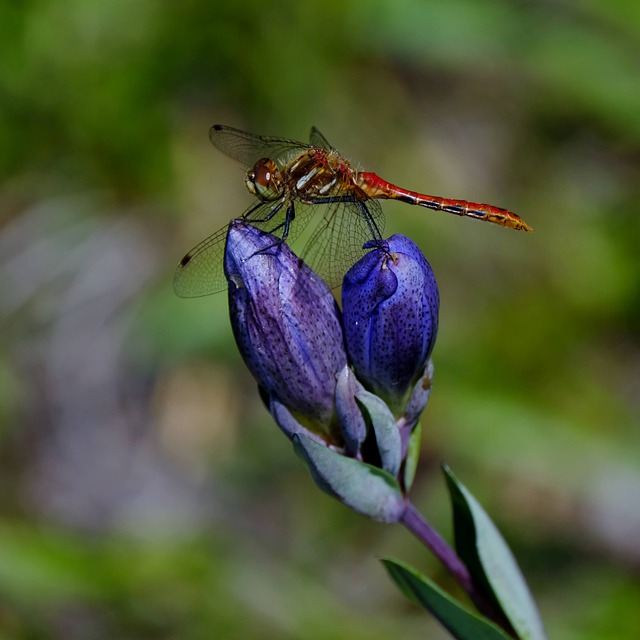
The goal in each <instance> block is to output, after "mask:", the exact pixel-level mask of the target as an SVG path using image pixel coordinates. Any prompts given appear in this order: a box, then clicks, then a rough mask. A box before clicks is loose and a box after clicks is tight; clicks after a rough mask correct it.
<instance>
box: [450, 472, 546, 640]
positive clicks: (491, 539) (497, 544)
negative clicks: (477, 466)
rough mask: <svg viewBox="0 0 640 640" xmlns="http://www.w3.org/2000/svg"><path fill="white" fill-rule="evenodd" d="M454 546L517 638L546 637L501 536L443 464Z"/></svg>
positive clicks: (537, 614) (476, 502)
mask: <svg viewBox="0 0 640 640" xmlns="http://www.w3.org/2000/svg"><path fill="white" fill-rule="evenodd" d="M444 473H445V476H446V479H447V486H448V488H449V493H450V495H451V502H452V506H453V524H454V533H455V546H456V551H457V552H458V555H459V556H460V558H461V559H462V561H463V562H464V563H465V564H466V565H467V568H468V569H469V572H470V573H471V576H472V577H473V580H474V582H475V583H476V585H477V586H478V587H479V588H480V589H483V591H485V593H486V595H487V596H488V597H489V598H491V600H492V601H494V602H495V604H496V605H497V606H498V607H500V609H501V610H502V611H503V612H504V614H505V616H506V617H507V619H508V620H509V622H510V623H511V625H512V626H513V628H514V630H515V631H516V633H517V634H518V637H519V638H520V639H521V640H546V635H545V632H544V628H543V625H542V620H541V618H540V614H539V613H538V609H537V607H536V604H535V602H534V601H533V597H532V596H531V592H530V591H529V587H528V586H527V583H526V581H525V579H524V577H523V575H522V573H521V571H520V568H519V567H518V564H517V562H516V560H515V558H514V557H513V554H512V553H511V550H510V549H509V547H508V546H507V543H506V542H505V540H504V538H503V537H502V535H501V534H500V532H499V531H498V529H497V527H496V526H495V524H493V522H492V521H491V519H490V518H489V516H488V515H487V513H486V512H485V510H484V509H483V508H482V507H481V506H480V504H479V503H478V501H477V500H476V499H475V498H474V497H473V496H472V495H471V493H469V491H468V490H467V488H466V487H465V486H464V485H462V484H461V483H460V481H459V480H458V479H457V478H456V477H455V476H454V475H453V473H452V472H451V470H450V469H449V468H448V467H446V466H445V467H444Z"/></svg>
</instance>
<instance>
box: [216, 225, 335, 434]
mask: <svg viewBox="0 0 640 640" xmlns="http://www.w3.org/2000/svg"><path fill="white" fill-rule="evenodd" d="M224 267H225V275H226V277H227V281H228V283H229V313H230V318H231V325H232V328H233V333H234V336H235V339H236V342H237V344H238V348H239V350H240V353H241V354H242V357H243V358H244V361H245V363H246V364H247V366H248V367H249V369H250V371H251V373H252V374H253V375H254V377H255V378H256V380H257V381H258V383H259V384H260V385H261V386H262V387H263V388H264V389H265V390H266V392H267V394H268V395H269V396H270V397H274V398H276V399H277V400H278V401H280V402H281V403H282V404H283V405H285V406H286V407H287V408H288V409H289V411H291V413H292V414H293V415H294V417H295V418H296V419H297V420H299V421H300V422H301V423H303V424H304V425H305V426H307V427H309V428H311V429H312V430H315V431H318V432H323V433H325V434H327V435H330V436H332V435H333V436H337V433H338V432H337V431H336V427H337V422H336V420H335V408H334V396H335V386H336V375H337V374H338V372H339V371H340V370H341V369H342V368H343V367H344V366H345V365H346V362H347V359H346V354H345V350H344V343H343V335H342V328H341V324H340V310H339V308H338V306H337V304H336V302H335V299H334V297H333V295H332V293H331V291H330V290H329V288H328V287H327V285H326V284H325V283H324V282H323V281H322V280H321V279H320V278H318V276H316V275H315V274H314V273H313V272H312V271H311V269H309V268H308V267H307V266H306V265H305V264H304V263H303V262H301V261H300V259H299V258H298V257H297V256H296V255H295V254H294V253H293V252H292V251H291V250H290V249H289V247H288V246H287V245H286V244H285V243H283V242H281V241H279V240H278V238H276V237H275V236H272V235H270V234H266V233H264V232H262V231H260V230H258V229H256V228H255V227H252V226H250V225H248V224H247V223H245V222H243V221H241V220H235V221H233V222H232V223H231V224H230V226H229V233H228V236H227V246H226V250H225V264H224ZM337 437H339V436H337Z"/></svg>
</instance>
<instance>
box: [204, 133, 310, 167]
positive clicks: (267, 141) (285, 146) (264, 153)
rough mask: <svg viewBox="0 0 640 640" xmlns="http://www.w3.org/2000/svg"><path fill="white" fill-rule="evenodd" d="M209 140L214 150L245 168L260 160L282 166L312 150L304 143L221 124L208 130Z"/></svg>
mask: <svg viewBox="0 0 640 640" xmlns="http://www.w3.org/2000/svg"><path fill="white" fill-rule="evenodd" d="M209 140H211V142H212V143H213V145H214V146H215V147H216V148H218V149H220V151H222V152H223V153H225V154H227V155H228V156H230V157H231V158H233V159H234V160H237V161H238V162H240V163H242V164H243V165H244V166H245V167H246V168H250V167H252V166H253V165H254V164H255V163H256V162H257V161H258V160H260V159H261V158H271V159H272V160H274V161H276V162H278V164H280V165H281V166H284V165H286V164H288V163H289V161H290V160H292V159H293V158H294V157H296V156H298V155H300V154H301V153H304V152H306V151H308V150H309V149H311V148H312V146H311V145H310V144H307V143H305V142H298V141H297V140H289V139H288V138H277V137H274V136H259V135H256V134H253V133H248V132H247V131H242V130H240V129H236V128H234V127H227V126H226V125H223V124H214V125H213V126H212V127H211V129H209Z"/></svg>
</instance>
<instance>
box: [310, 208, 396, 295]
mask: <svg viewBox="0 0 640 640" xmlns="http://www.w3.org/2000/svg"><path fill="white" fill-rule="evenodd" d="M384 222H385V221H384V214H383V212H382V207H381V206H380V203H379V202H377V201H376V200H367V202H366V203H356V202H336V203H334V204H332V205H328V209H327V210H326V212H325V214H324V215H323V217H322V220H321V221H320V223H319V224H318V226H317V227H316V229H315V230H314V232H313V234H312V236H311V238H310V239H309V241H308V242H307V244H306V246H305V248H304V251H303V252H302V259H303V260H304V261H305V262H306V263H307V264H308V265H309V266H310V267H311V268H312V269H313V270H314V271H315V272H316V273H318V274H319V275H320V276H321V277H322V278H323V279H324V280H325V282H327V284H328V285H329V286H330V287H331V288H333V287H337V286H338V285H340V284H341V283H342V278H343V277H344V274H345V273H346V272H347V271H348V270H349V269H350V268H351V267H352V266H353V265H354V264H355V263H356V262H357V261H358V260H359V259H360V258H362V256H364V255H365V253H367V252H368V251H370V249H363V248H362V246H363V245H364V244H365V242H368V241H369V240H374V239H375V237H376V236H378V239H380V238H381V236H382V233H383V231H384Z"/></svg>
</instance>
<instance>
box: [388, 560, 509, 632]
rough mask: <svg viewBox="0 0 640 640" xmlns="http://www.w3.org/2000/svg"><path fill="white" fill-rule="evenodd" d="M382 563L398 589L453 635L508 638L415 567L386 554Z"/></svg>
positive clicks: (491, 623)
mask: <svg viewBox="0 0 640 640" xmlns="http://www.w3.org/2000/svg"><path fill="white" fill-rule="evenodd" d="M382 563H383V564H384V566H385V568H386V569H387V571H388V572H389V575H390V576H391V578H392V579H393V580H394V581H395V583H396V584H397V585H398V586H399V587H400V589H401V591H402V592H403V593H404V594H405V595H406V596H407V597H408V598H410V599H411V600H413V601H415V602H417V603H418V604H420V605H422V606H423V607H424V608H425V609H427V610H428V611H430V612H431V613H432V614H433V615H434V616H435V617H436V618H437V619H438V621H439V622H440V624H442V626H443V627H445V629H447V630H448V631H449V633H451V635H453V637H454V638H457V639H458V640H508V636H507V635H505V633H504V632H503V631H502V630H501V629H500V628H499V627H497V626H496V625H495V624H494V623H493V622H490V621H489V620H486V619H485V618H482V617H480V616H478V615H477V614H475V613H472V612H471V611H469V610H468V609H466V608H465V607H464V606H463V605H462V604H461V603H460V602H458V601H457V600H456V599H455V598H452V597H451V596H450V595H449V594H448V593H446V592H445V591H443V590H442V589H441V588H440V587H438V586H437V585H436V584H435V583H434V582H433V581H431V580H429V578H427V577H425V576H423V575H422V574H420V573H419V572H418V571H416V570H415V569H413V568H411V567H409V566H408V565H405V564H403V563H401V562H398V561H396V560H392V559H390V558H382Z"/></svg>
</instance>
